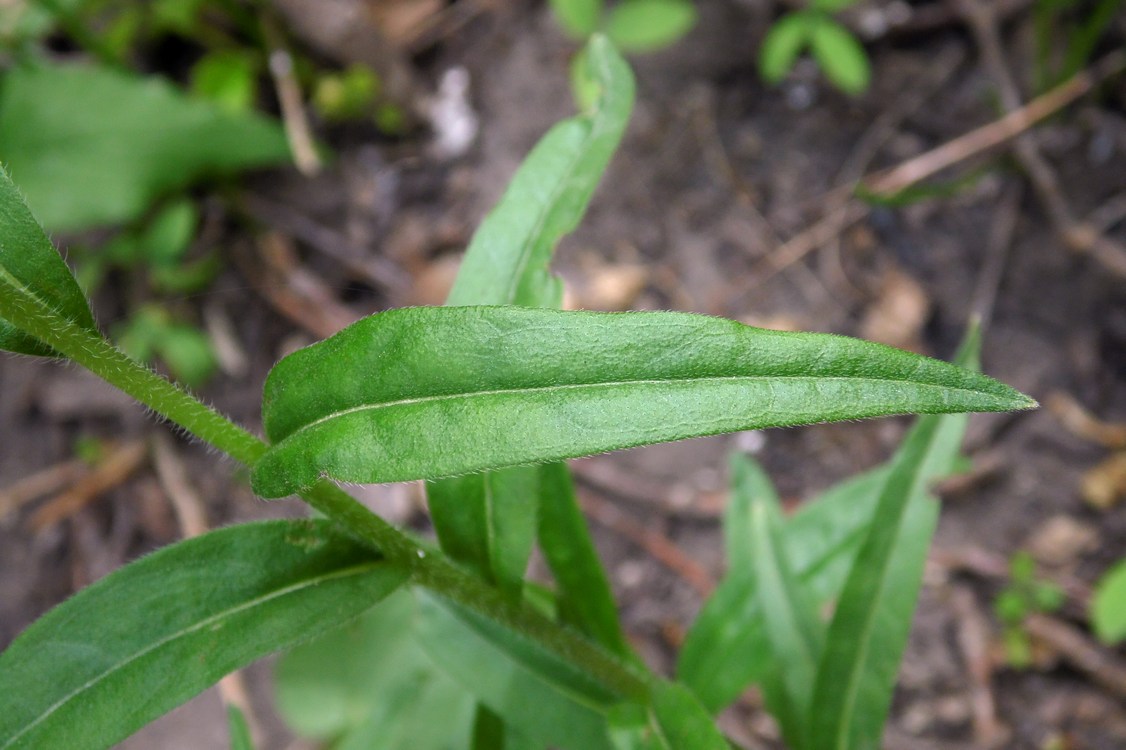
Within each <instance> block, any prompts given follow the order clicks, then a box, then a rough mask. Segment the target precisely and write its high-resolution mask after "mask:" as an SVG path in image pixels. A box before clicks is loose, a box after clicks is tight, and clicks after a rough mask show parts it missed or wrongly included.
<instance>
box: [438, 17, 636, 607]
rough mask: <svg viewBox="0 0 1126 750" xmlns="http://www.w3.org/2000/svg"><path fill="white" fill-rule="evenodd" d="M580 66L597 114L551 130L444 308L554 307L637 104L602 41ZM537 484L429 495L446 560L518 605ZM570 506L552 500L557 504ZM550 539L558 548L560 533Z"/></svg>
mask: <svg viewBox="0 0 1126 750" xmlns="http://www.w3.org/2000/svg"><path fill="white" fill-rule="evenodd" d="M581 5H582V4H581V3H580V4H578V5H576V4H574V3H563V4H558V5H557V7H556V11H557V12H560V11H561V10H563V11H566V10H578V9H580V8H579V6H581ZM588 10H589V9H588ZM583 59H584V60H585V61H586V64H587V65H588V66H589V68H590V70H591V74H592V77H593V78H594V80H595V81H596V84H597V86H598V88H599V92H600V93H599V96H598V99H597V102H596V104H595V106H594V107H593V108H592V110H591V111H590V112H589V113H586V114H583V115H581V116H579V117H575V118H572V119H570V120H567V121H565V122H562V123H560V124H558V125H556V126H555V127H554V128H553V129H552V130H551V131H550V132H549V133H548V134H547V135H546V136H545V137H544V138H543V140H542V141H541V142H540V143H539V144H538V145H537V146H536V148H535V149H533V151H532V153H531V154H530V155H529V156H528V158H527V159H526V160H525V161H524V163H523V164H522V165H521V166H520V169H519V170H518V171H517V173H516V175H515V177H513V180H512V183H511V185H510V186H509V188H508V190H507V191H506V193H505V195H504V196H503V197H502V198H501V201H500V203H499V204H498V205H497V206H496V208H495V209H493V211H492V212H491V213H490V214H489V216H488V217H486V219H485V221H484V222H483V223H482V224H481V227H480V228H479V229H478V230H477V232H476V233H475V234H474V236H473V240H472V242H470V245H469V249H468V251H467V252H466V257H465V260H464V262H463V263H462V267H461V270H460V272H459V273H458V277H457V281H456V283H455V285H454V288H453V290H452V291H451V293H450V297H449V300H448V304H450V305H463V304H489V305H509V304H521V305H525V306H531V307H558V305H559V302H560V300H561V298H562V288H561V285H560V283H559V281H558V279H556V278H555V277H554V276H552V274H551V272H550V270H549V268H548V266H549V263H550V261H551V255H552V251H553V250H554V248H555V245H556V243H557V242H558V241H559V239H560V238H561V237H562V236H563V235H564V234H566V233H567V232H570V231H571V230H572V229H574V228H575V227H576V226H578V223H579V221H580V220H581V219H582V216H583V214H584V213H585V211H586V207H587V204H588V203H589V202H590V197H591V195H592V194H593V192H594V189H595V187H596V186H597V185H598V182H599V180H600V179H601V177H602V173H603V172H604V171H605V169H606V165H607V164H608V163H609V160H610V157H611V155H612V154H613V152H614V150H615V149H616V148H617V145H618V143H619V141H620V140H621V137H622V133H623V132H624V130H625V126H626V123H627V121H628V119H629V112H630V109H631V108H632V103H633V77H632V75H631V74H630V71H629V67H628V66H627V65H626V64H625V62H624V61H623V60H622V59H621V58H620V57H619V56H618V54H617V53H616V52H615V51H614V49H613V47H612V46H611V45H610V44H608V43H607V42H606V40H605V39H604V38H602V37H595V38H594V39H592V40H591V41H590V43H589V44H588V45H587V47H586V49H585V50H584V54H583ZM564 470H565V469H564ZM537 480H538V471H537V470H536V469H532V468H527V467H524V468H514V469H506V470H501V471H496V472H488V473H485V474H476V475H468V476H464V477H459V478H456V479H446V480H440V481H437V482H432V483H430V484H429V485H428V487H427V495H428V500H429V505H430V512H431V516H432V518H433V520H434V525H435V528H436V530H437V532H438V538H439V541H440V542H441V543H442V548H443V550H445V551H446V553H447V554H449V555H450V556H451V557H453V558H455V559H457V560H460V561H461V562H463V563H466V564H467V565H469V566H470V567H471V568H473V569H475V570H476V571H477V572H478V573H479V574H480V575H482V576H483V577H484V578H485V579H486V580H490V581H493V582H496V583H499V584H501V586H502V588H504V589H505V590H506V591H508V592H509V593H510V594H512V595H514V596H518V594H519V591H520V585H521V580H522V577H523V573H524V569H525V567H526V566H527V561H528V556H529V555H530V553H531V549H532V544H533V541H534V538H535V531H536V516H537V508H538V506H539V497H538V489H537V484H538V481H537ZM567 499H568V496H565V495H561V494H556V495H553V496H552V500H553V501H554V502H556V503H559V502H564V501H565V500H567ZM576 512H577V509H576ZM567 528H570V529H574V527H573V526H568V527H567ZM577 533H581V534H582V535H583V536H582V537H581V538H576V539H575V540H562V541H563V543H565V544H566V543H569V542H571V541H573V543H574V544H575V545H576V546H577V548H580V549H581V548H582V542H583V541H584V540H585V539H586V537H585V533H586V532H585V526H583V527H582V528H581V529H579V530H578V532H577ZM552 538H553V539H560V536H559V533H558V532H557V533H556V534H555V535H554V536H553V537H552ZM587 541H588V542H589V540H587ZM588 546H589V544H588ZM570 578H571V579H572V580H573V579H574V578H575V576H574V575H571V576H570ZM564 593H566V592H564Z"/></svg>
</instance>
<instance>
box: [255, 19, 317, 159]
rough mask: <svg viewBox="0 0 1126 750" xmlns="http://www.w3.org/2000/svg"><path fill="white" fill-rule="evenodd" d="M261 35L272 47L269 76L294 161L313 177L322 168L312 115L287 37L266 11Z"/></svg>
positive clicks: (262, 20)
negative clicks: (306, 104)
mask: <svg viewBox="0 0 1126 750" xmlns="http://www.w3.org/2000/svg"><path fill="white" fill-rule="evenodd" d="M259 16H260V18H261V25H262V34H263V36H265V37H266V44H267V45H268V46H269V48H270V65H269V68H270V76H271V77H272V78H273V80H274V89H275V90H276V91H277V95H278V103H279V104H280V105H281V113H282V124H283V125H284V126H285V135H286V138H288V139H289V149H290V151H292V152H293V163H294V164H295V165H296V166H297V169H298V170H299V171H300V172H301V174H303V175H305V176H307V177H311V176H313V175H315V174H317V173H318V172H320V171H321V166H322V165H321V157H320V155H318V154H317V145H316V143H315V142H314V141H313V134H312V131H311V130H310V128H309V117H308V115H307V114H306V112H305V104H304V102H303V100H302V97H301V85H300V84H299V83H298V82H297V76H296V75H294V73H293V55H291V54H290V52H289V49H288V47H287V46H286V43H285V37H284V36H283V35H282V33H281V30H280V29H279V28H278V26H277V24H276V23H275V22H274V19H273V16H272V14H271V13H269V12H268V11H266V10H263V11H262V12H261V13H260V14H259Z"/></svg>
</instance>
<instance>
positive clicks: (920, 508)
mask: <svg viewBox="0 0 1126 750" xmlns="http://www.w3.org/2000/svg"><path fill="white" fill-rule="evenodd" d="M980 343H981V338H980V332H979V330H978V329H977V328H976V327H974V328H972V329H971V330H970V332H969V334H968V335H967V337H966V341H965V343H964V344H963V345H962V349H961V351H960V353H959V355H958V357H957V361H959V362H961V363H963V364H965V365H967V366H969V367H974V368H976V367H977V363H978V359H977V358H978V351H979V348H980ZM966 422H967V417H966V416H965V415H956V416H948V417H938V416H933V415H932V416H926V417H922V418H920V419H919V421H918V422H917V423H916V424H915V426H914V428H912V430H911V432H910V433H909V434H908V436H907V438H906V439H905V440H904V442H903V445H902V446H901V447H900V449H899V451H898V453H897V454H896V457H895V460H894V461H893V462H892V465H891V469H890V471H889V472H888V476H887V481H886V482H885V484H884V486H883V489H882V491H881V492H880V498H879V501H878V503H877V505H876V512H875V515H874V516H873V519H872V523H871V525H870V527H869V529H868V532H867V535H866V537H865V539H864V542H863V543H862V545H861V547H860V550H859V552H858V553H857V556H856V561H855V562H854V563H853V565H852V570H851V571H850V573H849V576H848V580H847V581H846V582H845V585H844V590H843V591H842V592H841V597H840V601H839V602H838V604H837V609H836V612H835V613H834V615H833V621H832V623H831V624H830V626H829V632H828V636H827V638H826V641H825V649H824V651H823V653H822V658H821V663H820V665H819V666H818V671H817V683H816V686H815V687H814V691H813V702H812V705H811V707H810V713H809V726H810V744H811V746H812V747H816V748H826V749H833V750H852V749H854V748H855V749H858V750H859V749H860V748H868V747H878V746H879V744H880V737H881V735H882V734H883V727H884V721H885V719H886V718H887V712H888V708H889V707H890V705H891V698H892V691H893V689H894V686H895V676H896V673H897V672H898V671H899V661H900V658H901V657H902V655H903V650H904V649H905V648H906V645H907V637H908V634H909V633H910V630H911V620H912V616H913V614H914V611H915V602H916V600H917V598H918V594H919V586H920V585H921V583H922V577H923V565H924V564H925V562H926V556H927V550H928V549H929V547H930V540H931V537H932V535H933V534H934V528H935V525H936V524H937V523H938V511H939V506H938V502H937V501H936V500H935V499H934V498H933V497H931V496H930V494H929V492H928V487H929V484H930V482H932V481H933V480H934V479H935V478H936V477H938V476H941V475H943V474H945V473H948V472H949V471H950V467H951V466H952V465H953V463H954V461H955V459H956V457H957V455H958V450H959V446H960V445H961V443H962V436H963V434H964V433H965V428H966Z"/></svg>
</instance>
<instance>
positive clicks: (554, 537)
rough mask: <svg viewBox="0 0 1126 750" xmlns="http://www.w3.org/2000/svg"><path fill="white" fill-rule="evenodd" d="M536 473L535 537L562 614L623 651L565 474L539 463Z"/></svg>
mask: <svg viewBox="0 0 1126 750" xmlns="http://www.w3.org/2000/svg"><path fill="white" fill-rule="evenodd" d="M539 472H540V525H539V540H540V546H541V548H542V549H543V555H544V558H545V559H546V560H547V565H548V567H549V568H550V569H551V575H552V577H553V578H554V579H555V582H556V584H557V585H558V587H559V594H558V605H559V609H560V614H561V616H562V619H563V621H564V622H567V623H570V624H571V625H574V626H575V627H576V628H578V629H579V630H580V631H582V632H583V633H586V634H587V635H589V636H590V637H591V638H593V639H594V640H596V641H597V642H599V643H601V644H602V645H603V646H605V647H606V648H608V649H610V650H611V651H613V652H614V653H616V654H619V655H621V656H629V655H630V653H631V651H630V648H629V644H628V643H627V642H626V638H625V634H624V633H623V632H622V625H621V622H620V621H619V620H618V612H617V607H616V605H615V604H614V594H613V592H612V591H611V590H610V581H609V580H607V578H606V572H605V571H604V570H603V568H602V564H601V562H599V560H598V552H597V550H595V548H594V542H593V541H592V540H591V538H590V531H589V530H588V529H587V525H586V521H585V520H584V519H583V515H582V511H581V510H580V509H579V505H578V501H577V500H576V499H575V488H574V484H573V483H572V481H571V473H570V472H569V471H568V470H567V466H566V464H562V463H551V464H545V465H544V466H541V467H539Z"/></svg>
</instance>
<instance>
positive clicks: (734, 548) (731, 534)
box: [723, 453, 779, 574]
mask: <svg viewBox="0 0 1126 750" xmlns="http://www.w3.org/2000/svg"><path fill="white" fill-rule="evenodd" d="M728 471H729V472H730V475H731V496H730V497H729V498H728V499H727V505H726V506H725V507H724V511H723V549H724V552H725V553H726V554H727V570H728V571H731V572H735V571H738V574H742V573H745V572H747V571H751V570H754V555H755V546H754V543H753V542H752V538H751V537H752V534H751V529H752V523H753V519H752V514H753V511H754V507H755V504H756V503H765V504H767V505H769V506H772V507H773V506H776V505H777V504H778V502H779V501H778V492H777V490H775V489H774V484H773V482H771V481H770V477H768V476H767V475H766V472H765V471H763V469H762V467H761V466H760V465H759V463H758V462H757V461H755V460H754V459H752V458H751V457H749V456H745V455H743V454H741V453H732V454H731V459H730V461H728Z"/></svg>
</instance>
